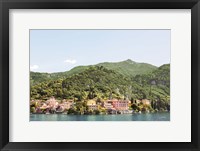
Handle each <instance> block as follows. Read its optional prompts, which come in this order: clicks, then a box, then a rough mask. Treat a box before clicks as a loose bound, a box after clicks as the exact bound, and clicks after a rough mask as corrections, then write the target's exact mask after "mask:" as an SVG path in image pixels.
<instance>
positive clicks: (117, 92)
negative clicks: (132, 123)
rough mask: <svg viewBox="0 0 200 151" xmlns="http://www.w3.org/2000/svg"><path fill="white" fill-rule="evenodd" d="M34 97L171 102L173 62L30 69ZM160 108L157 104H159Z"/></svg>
mask: <svg viewBox="0 0 200 151" xmlns="http://www.w3.org/2000/svg"><path fill="white" fill-rule="evenodd" d="M30 80H31V81H30V82H31V99H33V100H35V99H39V100H47V99H49V98H50V97H51V96H54V97H55V98H56V99H60V100H62V99H73V100H74V101H77V102H78V101H82V100H87V99H98V100H108V99H113V98H115V99H125V100H130V101H131V102H134V101H135V100H138V99H139V100H141V99H148V100H150V101H151V106H152V107H153V108H154V105H157V106H158V105H159V107H162V108H166V107H167V106H169V104H170V64H165V65H162V66H160V67H156V66H153V65H150V64H146V63H136V62H134V61H132V60H126V61H122V62H117V63H100V64H97V65H91V66H78V67H75V68H73V69H71V70H70V71H66V72H59V73H51V74H49V73H38V72H31V73H30ZM156 108H157V107H156Z"/></svg>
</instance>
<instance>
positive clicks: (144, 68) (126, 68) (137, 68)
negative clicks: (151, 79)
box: [30, 59, 158, 85]
mask: <svg viewBox="0 0 200 151" xmlns="http://www.w3.org/2000/svg"><path fill="white" fill-rule="evenodd" d="M91 66H103V67H105V68H107V69H110V70H115V71H116V72H118V73H120V74H123V75H124V76H135V75H137V74H145V73H148V72H151V71H153V70H155V69H157V68H158V67H156V66H154V65H151V64H148V63H137V62H135V61H132V60H131V59H127V60H124V61H120V62H103V63H98V64H95V65H88V66H76V67H74V68H72V69H71V70H69V71H65V72H55V73H44V72H33V71H31V72H30V79H31V85H34V84H37V83H40V82H43V81H46V80H55V79H59V78H65V77H67V76H71V75H73V74H78V73H80V72H83V71H84V70H86V69H88V68H89V67H91Z"/></svg>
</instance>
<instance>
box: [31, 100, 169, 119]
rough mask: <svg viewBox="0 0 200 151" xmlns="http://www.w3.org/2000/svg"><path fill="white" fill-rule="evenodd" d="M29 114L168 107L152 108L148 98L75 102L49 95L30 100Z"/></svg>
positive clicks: (120, 111)
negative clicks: (46, 97)
mask: <svg viewBox="0 0 200 151" xmlns="http://www.w3.org/2000/svg"><path fill="white" fill-rule="evenodd" d="M30 111H31V114H72V115H73V114H75V115H84V114H85V115H90V114H91V115H92V114H95V115H97V114H133V113H149V112H158V111H162V112H169V109H167V108H166V109H165V110H164V109H162V110H157V109H153V108H152V103H151V101H150V100H148V99H142V100H134V101H130V100H119V99H111V100H104V101H100V100H94V99H93V100H87V101H81V102H75V101H74V100H65V99H64V100H56V99H55V98H54V97H51V98H50V99H48V100H31V102H30Z"/></svg>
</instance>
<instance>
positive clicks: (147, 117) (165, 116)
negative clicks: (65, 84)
mask: <svg viewBox="0 0 200 151" xmlns="http://www.w3.org/2000/svg"><path fill="white" fill-rule="evenodd" d="M30 121H170V113H168V112H167V113H141V114H139V113H136V114H117V115H113V114H112V115H65V114H48V115H46V114H31V115H30Z"/></svg>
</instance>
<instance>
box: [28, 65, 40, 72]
mask: <svg viewBox="0 0 200 151" xmlns="http://www.w3.org/2000/svg"><path fill="white" fill-rule="evenodd" d="M38 68H39V66H38V65H32V66H30V69H31V70H32V71H33V70H37V69H38Z"/></svg>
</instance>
